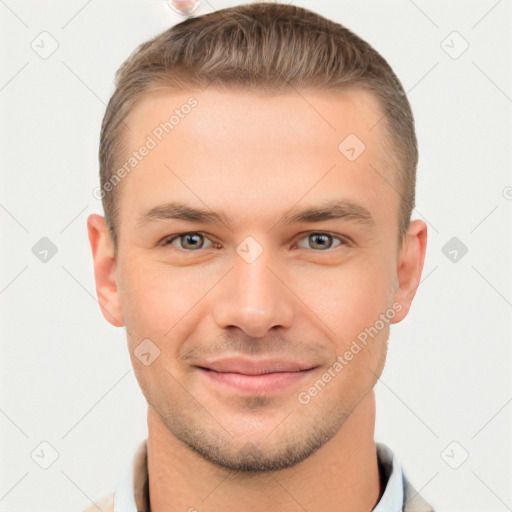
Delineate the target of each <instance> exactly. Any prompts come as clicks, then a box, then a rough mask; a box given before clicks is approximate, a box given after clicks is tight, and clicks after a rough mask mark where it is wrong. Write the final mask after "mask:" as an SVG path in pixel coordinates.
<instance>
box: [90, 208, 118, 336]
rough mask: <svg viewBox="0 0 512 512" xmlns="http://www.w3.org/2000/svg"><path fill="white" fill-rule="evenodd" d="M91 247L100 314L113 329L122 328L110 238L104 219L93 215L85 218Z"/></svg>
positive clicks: (112, 245) (114, 262)
mask: <svg viewBox="0 0 512 512" xmlns="http://www.w3.org/2000/svg"><path fill="white" fill-rule="evenodd" d="M87 232H88V235H89V243H90V245H91V250H92V257H93V264H94V280H95V282H96V295H97V297H98V302H99V305H100V309H101V312H102V314H103V316H104V317H105V319H106V320H107V322H109V323H110V324H112V325H113V326H114V327H122V326H123V325H124V318H123V313H122V308H121V303H120V299H119V293H118V288H117V281H116V255H115V251H114V244H113V242H112V237H111V236H110V232H109V230H108V226H107V222H106V220H105V218H104V217H102V216H101V215H97V214H95V213H93V214H91V215H89V217H88V218H87Z"/></svg>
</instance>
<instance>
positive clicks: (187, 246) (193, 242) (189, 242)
mask: <svg viewBox="0 0 512 512" xmlns="http://www.w3.org/2000/svg"><path fill="white" fill-rule="evenodd" d="M205 240H208V238H206V237H205V236H204V235H202V234H201V233H196V232H190V233H180V234H178V235H173V236H171V237H170V238H167V239H166V240H164V242H163V245H164V246H166V245H173V246H174V247H176V246H175V245H174V242H175V241H178V242H179V243H180V245H181V247H177V249H181V250H184V251H189V252H191V251H192V252H193V251H195V250H197V249H208V248H211V247H213V244H212V243H211V242H210V246H206V247H205V246H204V241H205Z"/></svg>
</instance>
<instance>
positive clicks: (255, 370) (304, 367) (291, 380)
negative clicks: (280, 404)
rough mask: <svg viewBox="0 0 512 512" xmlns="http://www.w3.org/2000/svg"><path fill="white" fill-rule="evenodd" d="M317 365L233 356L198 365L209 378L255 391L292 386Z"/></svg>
mask: <svg viewBox="0 0 512 512" xmlns="http://www.w3.org/2000/svg"><path fill="white" fill-rule="evenodd" d="M316 367H317V366H316V365H312V364H308V363H304V362H298V361H297V362H294V361H286V360H277V359H274V360H270V359H267V360H262V361H249V360H246V359H240V358H232V359H222V360H218V361H213V362H211V363H208V364H205V365H204V366H199V365H198V366H197V369H198V370H199V371H200V373H201V374H202V375H204V376H205V377H206V378H207V379H208V380H209V382H215V383H218V384H220V385H223V386H228V387H231V388H235V389H237V390H238V391H245V392H252V393H254V392H271V391H277V390H279V389H283V388H286V387H288V386H291V385H292V384H295V383H297V382H299V381H301V380H302V379H304V378H305V377H306V376H307V375H309V374H311V372H312V371H313V370H314V369H315V368H316Z"/></svg>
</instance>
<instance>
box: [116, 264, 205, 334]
mask: <svg viewBox="0 0 512 512" xmlns="http://www.w3.org/2000/svg"><path fill="white" fill-rule="evenodd" d="M120 274H121V276H122V277H121V286H120V287H119V288H120V290H119V292H120V296H121V303H122V307H123V312H124V316H125V320H126V323H127V326H128V327H131V330H132V331H136V333H137V336H138V337H140V336H143V337H148V338H152V337H153V338H155V339H162V338H163V337H164V336H165V335H170V333H171V332H172V333H175V330H176V329H177V328H179V327H180V326H181V324H183V325H185V324H186V317H187V315H188V314H189V313H190V312H191V311H192V310H193V308H194V305H195V304H196V303H198V301H199V300H200V299H201V297H203V296H204V295H205V293H207V291H208V289H209V288H211V285H210V286H208V282H209V281H208V279H205V276H203V275H201V274H200V273H198V272H191V271H190V268H188V269H186V268H184V269H179V268H170V267H168V266H167V267H165V266H162V265H161V264H158V263H153V262H147V261H142V260H141V261H138V260H137V259H136V258H132V259H131V260H130V263H129V265H125V266H124V268H123V269H122V272H121V273H120Z"/></svg>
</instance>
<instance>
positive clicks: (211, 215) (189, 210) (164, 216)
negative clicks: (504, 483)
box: [138, 201, 375, 227]
mask: <svg viewBox="0 0 512 512" xmlns="http://www.w3.org/2000/svg"><path fill="white" fill-rule="evenodd" d="M335 219H343V220H348V221H352V222H356V223H358V224H365V225H367V226H368V227H373V226H375V221H374V219H373V217H372V215H371V213H370V212H369V211H368V210H367V209H366V208H364V207H363V206H361V205H358V204H355V203H350V202H347V201H330V202H327V203H324V204H321V205H318V206H310V207H307V208H304V209H302V210H297V209H295V208H294V209H292V210H290V211H289V212H287V213H286V214H284V215H283V216H282V217H281V220H280V221H279V222H278V224H281V225H290V224H298V223H315V222H323V221H326V220H335ZM160 220H184V221H188V222H194V223H198V224H199V223H203V224H224V225H225V226H228V227H229V226H230V225H231V222H230V221H229V219H228V217H227V216H226V215H225V213H224V212H214V211H212V210H209V209H207V208H195V207H192V206H189V205H186V204H184V203H180V202H170V203H166V204H162V205H159V206H155V207H154V208H151V210H149V211H148V212H146V213H145V214H143V215H142V216H141V217H140V218H139V220H138V223H139V224H146V223H148V222H153V221H160Z"/></svg>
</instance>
